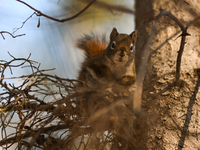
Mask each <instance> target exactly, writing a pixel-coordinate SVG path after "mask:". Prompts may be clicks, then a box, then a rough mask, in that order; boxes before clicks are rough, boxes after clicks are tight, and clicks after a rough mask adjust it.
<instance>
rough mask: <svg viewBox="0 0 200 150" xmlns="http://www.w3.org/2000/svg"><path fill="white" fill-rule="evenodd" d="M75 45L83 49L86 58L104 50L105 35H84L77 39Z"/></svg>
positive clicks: (105, 45)
mask: <svg viewBox="0 0 200 150" xmlns="http://www.w3.org/2000/svg"><path fill="white" fill-rule="evenodd" d="M76 46H77V47H78V48H80V49H82V50H84V51H85V52H86V54H87V58H91V57H94V56H96V55H98V54H100V53H101V52H102V51H104V50H105V49H106V47H107V43H106V41H105V36H101V37H97V36H96V35H94V34H92V35H85V36H83V37H82V38H80V39H78V42H77V44H76Z"/></svg>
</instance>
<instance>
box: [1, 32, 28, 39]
mask: <svg viewBox="0 0 200 150" xmlns="http://www.w3.org/2000/svg"><path fill="white" fill-rule="evenodd" d="M4 33H6V34H9V35H10V36H12V38H16V37H19V36H24V35H25V34H19V35H13V34H12V33H10V32H8V31H0V34H1V36H2V37H3V39H4V40H5V37H4V36H3V34H4Z"/></svg>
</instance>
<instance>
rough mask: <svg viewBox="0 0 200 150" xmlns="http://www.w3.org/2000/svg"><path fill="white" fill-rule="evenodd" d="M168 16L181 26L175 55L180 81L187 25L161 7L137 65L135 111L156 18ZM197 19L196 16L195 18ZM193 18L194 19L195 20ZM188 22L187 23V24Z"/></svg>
mask: <svg viewBox="0 0 200 150" xmlns="http://www.w3.org/2000/svg"><path fill="white" fill-rule="evenodd" d="M165 15H166V16H168V17H169V18H171V19H172V20H173V21H175V22H176V24H177V25H178V26H179V27H180V28H181V30H182V34H181V35H180V36H181V37H182V39H181V44H180V49H179V52H178V56H177V65H176V83H177V84H179V83H180V68H181V57H182V54H183V50H184V46H185V39H186V36H188V35H189V34H188V33H187V28H188V27H184V26H183V24H182V23H181V22H180V21H179V20H178V19H177V18H176V17H175V16H174V15H172V14H171V13H170V12H168V11H165V10H163V9H161V10H160V13H159V14H158V15H157V16H156V17H155V22H154V25H153V28H152V30H151V35H150V36H149V38H148V41H147V44H146V45H145V48H144V51H143V57H141V58H142V63H141V65H140V66H139V71H138V76H137V81H136V82H137V88H136V91H135V93H137V94H135V95H134V98H133V110H134V111H135V112H137V113H139V112H140V111H141V103H142V90H143V80H144V77H145V68H146V66H147V63H148V60H149V57H150V54H151V49H150V48H149V45H150V44H151V42H152V41H153V39H154V37H155V35H156V29H157V28H156V27H157V22H158V20H159V19H160V18H161V17H162V16H165ZM197 19H198V18H197ZM197 19H195V20H197ZM189 25H190V24H188V26H189Z"/></svg>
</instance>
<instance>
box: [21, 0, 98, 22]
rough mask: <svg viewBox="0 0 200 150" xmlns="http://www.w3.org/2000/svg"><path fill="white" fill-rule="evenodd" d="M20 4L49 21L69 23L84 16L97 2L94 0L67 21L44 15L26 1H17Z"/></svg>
mask: <svg viewBox="0 0 200 150" xmlns="http://www.w3.org/2000/svg"><path fill="white" fill-rule="evenodd" d="M17 1H18V2H20V3H22V4H24V5H26V6H28V7H29V8H30V9H32V10H34V11H35V12H36V13H37V14H36V15H37V16H43V17H46V18H48V19H51V20H53V21H57V22H66V21H69V20H72V19H74V18H76V17H78V16H79V15H80V14H82V13H83V12H84V11H86V10H87V9H88V8H89V7H90V6H91V5H92V4H93V3H94V2H95V1H96V0H92V1H91V2H90V3H89V4H88V5H87V6H86V7H85V8H83V9H82V10H81V11H80V12H78V13H77V14H75V15H73V16H71V17H69V18H65V19H57V18H54V17H51V16H48V15H46V14H44V13H42V12H41V11H39V10H38V9H36V8H34V7H32V6H31V5H29V4H27V3H26V2H24V1H21V0H17Z"/></svg>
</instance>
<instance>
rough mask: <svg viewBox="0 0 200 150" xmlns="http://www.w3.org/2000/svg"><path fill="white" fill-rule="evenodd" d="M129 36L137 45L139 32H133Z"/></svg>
mask: <svg viewBox="0 0 200 150" xmlns="http://www.w3.org/2000/svg"><path fill="white" fill-rule="evenodd" d="M129 36H130V37H131V39H132V41H133V42H134V43H135V41H136V39H137V30H135V31H133V32H132V33H131V34H130V35H129Z"/></svg>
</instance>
